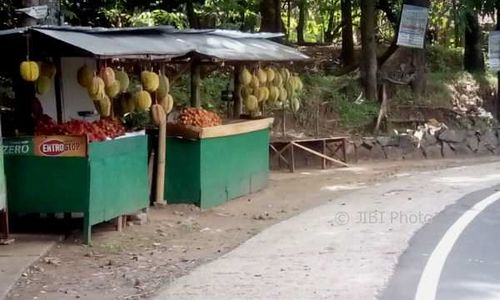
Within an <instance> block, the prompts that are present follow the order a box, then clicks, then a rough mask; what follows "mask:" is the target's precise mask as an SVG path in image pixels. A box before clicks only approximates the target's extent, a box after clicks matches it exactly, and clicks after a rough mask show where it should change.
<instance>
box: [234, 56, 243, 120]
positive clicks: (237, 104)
mask: <svg viewBox="0 0 500 300" xmlns="http://www.w3.org/2000/svg"><path fill="white" fill-rule="evenodd" d="M240 72H241V66H238V65H237V66H235V67H234V94H233V119H239V118H240V115H241V107H242V105H241V97H240V87H241V84H240V76H239V74H240Z"/></svg>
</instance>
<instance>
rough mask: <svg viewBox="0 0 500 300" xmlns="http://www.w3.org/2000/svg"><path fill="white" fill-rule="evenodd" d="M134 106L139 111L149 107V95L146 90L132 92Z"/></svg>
mask: <svg viewBox="0 0 500 300" xmlns="http://www.w3.org/2000/svg"><path fill="white" fill-rule="evenodd" d="M134 102H135V107H136V108H137V109H138V110H140V111H146V110H148V109H149V108H150V107H151V104H152V102H153V101H152V100H151V95H150V94H149V93H148V92H147V91H139V92H136V93H135V94H134Z"/></svg>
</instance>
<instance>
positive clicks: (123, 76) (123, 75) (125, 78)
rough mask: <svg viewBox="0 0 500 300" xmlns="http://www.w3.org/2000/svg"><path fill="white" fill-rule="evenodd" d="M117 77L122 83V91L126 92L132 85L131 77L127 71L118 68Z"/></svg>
mask: <svg viewBox="0 0 500 300" xmlns="http://www.w3.org/2000/svg"><path fill="white" fill-rule="evenodd" d="M115 78H116V80H117V81H118V82H119V83H120V92H122V93H125V92H126V91H127V90H128V87H129V85H130V78H129V77H128V74H127V73H125V71H121V70H118V71H116V72H115Z"/></svg>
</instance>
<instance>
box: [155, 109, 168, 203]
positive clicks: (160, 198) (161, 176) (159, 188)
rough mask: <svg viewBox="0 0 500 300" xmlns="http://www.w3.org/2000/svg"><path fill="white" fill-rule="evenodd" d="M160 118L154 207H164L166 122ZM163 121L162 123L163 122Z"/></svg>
mask: <svg viewBox="0 0 500 300" xmlns="http://www.w3.org/2000/svg"><path fill="white" fill-rule="evenodd" d="M166 118H167V117H166V116H165V118H162V122H161V123H160V126H159V129H160V130H159V132H158V163H157V171H156V200H155V206H165V205H166V204H167V202H166V201H165V161H166V152H167V151H166V150H167V121H166ZM163 120H164V121H163Z"/></svg>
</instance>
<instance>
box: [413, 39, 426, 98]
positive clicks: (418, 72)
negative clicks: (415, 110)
mask: <svg viewBox="0 0 500 300" xmlns="http://www.w3.org/2000/svg"><path fill="white" fill-rule="evenodd" d="M412 52H413V53H412V64H413V68H414V69H415V78H414V79H413V80H412V82H411V89H412V91H413V94H414V95H415V96H416V97H417V98H420V97H422V96H423V95H424V93H425V89H426V87H427V74H426V73H425V50H424V49H412Z"/></svg>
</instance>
